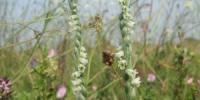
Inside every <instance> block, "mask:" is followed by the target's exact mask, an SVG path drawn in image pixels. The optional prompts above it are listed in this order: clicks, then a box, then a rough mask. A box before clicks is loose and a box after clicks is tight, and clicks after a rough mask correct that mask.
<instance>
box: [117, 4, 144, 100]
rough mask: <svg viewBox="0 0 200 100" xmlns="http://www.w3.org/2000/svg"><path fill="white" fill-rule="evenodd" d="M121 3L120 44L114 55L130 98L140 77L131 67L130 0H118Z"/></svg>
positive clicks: (132, 25) (131, 19) (131, 30)
mask: <svg viewBox="0 0 200 100" xmlns="http://www.w3.org/2000/svg"><path fill="white" fill-rule="evenodd" d="M119 3H120V5H121V9H122V11H121V14H120V17H119V20H120V30H121V36H122V40H121V46H120V47H119V48H118V50H117V53H116V54H115V57H116V58H117V62H118V67H119V68H120V69H121V70H123V71H124V73H125V76H124V80H125V81H126V87H125V92H126V94H127V99H128V100H130V99H131V100H132V98H133V97H134V96H135V92H136V91H135V90H136V87H139V85H140V83H141V82H140V77H137V76H136V75H137V74H138V72H137V71H136V70H135V69H133V68H134V66H133V64H132V46H131V41H130V36H131V34H132V33H133V32H134V31H133V28H134V25H135V22H134V19H133V17H132V16H131V15H130V9H129V4H130V0H119Z"/></svg>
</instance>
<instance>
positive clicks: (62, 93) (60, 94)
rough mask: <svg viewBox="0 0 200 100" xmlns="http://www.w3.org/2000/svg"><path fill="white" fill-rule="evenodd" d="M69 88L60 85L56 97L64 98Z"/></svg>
mask: <svg viewBox="0 0 200 100" xmlns="http://www.w3.org/2000/svg"><path fill="white" fill-rule="evenodd" d="M66 92H67V89H66V87H65V86H64V85H60V86H58V89H57V92H56V98H57V99H63V98H64V97H65V95H66Z"/></svg>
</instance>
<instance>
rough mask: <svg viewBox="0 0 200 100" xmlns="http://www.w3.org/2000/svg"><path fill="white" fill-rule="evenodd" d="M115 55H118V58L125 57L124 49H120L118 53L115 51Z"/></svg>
mask: <svg viewBox="0 0 200 100" xmlns="http://www.w3.org/2000/svg"><path fill="white" fill-rule="evenodd" d="M115 56H116V57H117V58H121V57H123V56H124V51H122V50H120V51H118V52H117V53H115Z"/></svg>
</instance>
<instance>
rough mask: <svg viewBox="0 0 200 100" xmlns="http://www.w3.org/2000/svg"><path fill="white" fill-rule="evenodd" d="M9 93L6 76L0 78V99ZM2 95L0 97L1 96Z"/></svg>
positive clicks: (8, 81) (9, 83)
mask: <svg viewBox="0 0 200 100" xmlns="http://www.w3.org/2000/svg"><path fill="white" fill-rule="evenodd" d="M10 93H11V82H10V80H8V79H6V78H0V99H1V98H3V97H7V96H9V95H10ZM1 96H2V97H1Z"/></svg>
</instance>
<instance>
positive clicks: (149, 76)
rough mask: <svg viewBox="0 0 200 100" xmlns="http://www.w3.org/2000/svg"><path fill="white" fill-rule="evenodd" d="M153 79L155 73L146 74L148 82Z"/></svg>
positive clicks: (154, 78)
mask: <svg viewBox="0 0 200 100" xmlns="http://www.w3.org/2000/svg"><path fill="white" fill-rule="evenodd" d="M155 80H156V76H155V74H152V73H150V74H148V76H147V81H148V82H154V81H155Z"/></svg>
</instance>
